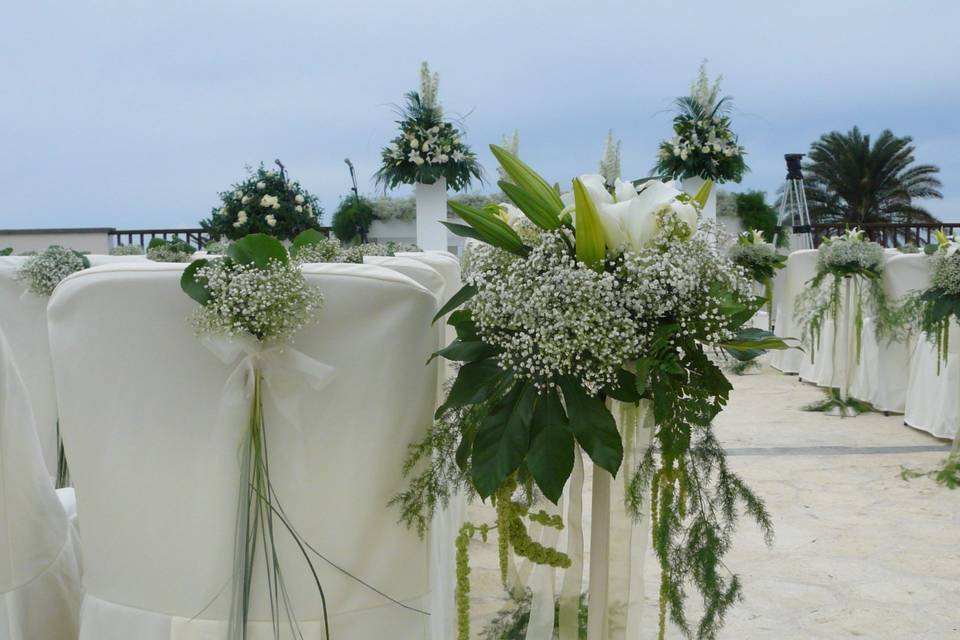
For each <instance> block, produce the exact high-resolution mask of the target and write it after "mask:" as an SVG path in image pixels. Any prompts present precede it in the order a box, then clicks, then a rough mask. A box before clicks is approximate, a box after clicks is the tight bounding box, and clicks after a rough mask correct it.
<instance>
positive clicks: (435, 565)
mask: <svg viewBox="0 0 960 640" xmlns="http://www.w3.org/2000/svg"><path fill="white" fill-rule="evenodd" d="M397 256H400V257H404V258H409V259H412V260H418V261H420V262H422V263H423V264H427V265H429V266H431V267H432V268H434V269H436V270H437V271H438V272H439V273H440V275H441V276H443V279H444V281H445V282H446V288H445V294H444V299H443V302H446V301H447V300H448V299H449V298H450V296H452V295H454V294H455V293H457V292H458V291H460V288H461V287H463V282H462V281H461V279H460V261H459V260H458V259H457V257H456V256H454V255H453V254H452V253H449V252H447V251H423V252H416V251H411V252H401V253H398V254H397ZM445 321H446V319H445V318H444V319H440V320H437V324H438V325H439V326H440V335H441V344H442V345H443V346H446V345H447V344H449V343H450V342H451V341H452V340H453V339H454V337H456V332H455V331H454V330H453V328H452V327H450V326H447V325H446V324H444V323H445ZM440 367H441V368H440V378H439V381H438V382H439V384H438V387H437V402H438V403H440V402H442V401H443V399H444V398H445V397H446V388H445V383H446V381H447V380H448V379H449V378H450V377H451V376H452V375H453V369H452V367H451V366H450V363H449V362H447V361H445V360H444V361H443V362H442V363H441V365H440ZM466 512H467V502H466V498H465V497H464V496H463V495H454V496H451V497H450V501H449V503H448V504H447V508H446V509H438V510H437V511H436V513H435V514H434V517H433V522H432V523H431V525H430V540H431V542H430V585H431V591H432V594H433V597H432V598H431V604H430V610H431V612H432V615H431V616H430V636H431V638H433V640H448V639H449V638H455V637H456V630H455V629H456V611H455V609H454V607H452V606H451V603H452V602H453V601H454V592H455V589H456V553H455V550H456V546H455V540H456V537H457V533H458V532H459V531H460V526H461V525H462V524H463V521H464V519H465V517H466Z"/></svg>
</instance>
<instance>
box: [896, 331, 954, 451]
mask: <svg viewBox="0 0 960 640" xmlns="http://www.w3.org/2000/svg"><path fill="white" fill-rule="evenodd" d="M949 340H950V342H949V344H948V345H947V347H948V350H949V352H950V353H949V357H948V358H947V361H946V362H945V363H944V362H940V363H939V369H938V363H937V361H938V359H939V358H940V357H941V356H940V355H938V354H937V348H936V345H935V344H934V343H933V342H932V341H930V340H928V339H927V338H926V336H923V335H921V336H919V337H918V339H917V344H916V346H915V347H914V350H913V354H912V356H911V359H910V373H909V378H908V382H907V399H906V413H905V414H904V416H903V421H904V422H905V423H906V424H907V425H909V426H911V427H913V428H914V429H920V430H922V431H926V432H927V433H929V434H931V435H934V436H936V437H938V438H948V439H952V438H954V437H956V435H957V433H958V429H960V326H957V323H956V322H951V323H950V338H949ZM938 370H939V373H938Z"/></svg>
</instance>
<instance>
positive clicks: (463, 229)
mask: <svg viewBox="0 0 960 640" xmlns="http://www.w3.org/2000/svg"><path fill="white" fill-rule="evenodd" d="M440 224H442V225H443V226H445V227H446V228H447V229H450V231H452V232H453V233H454V235H458V236H460V237H461V238H473V239H474V240H479V241H480V242H487V237H486V236H485V235H483V234H482V233H480V232H479V231H477V230H476V229H474V228H473V227H471V226H469V225H465V224H459V223H457V222H447V221H446V220H441V221H440ZM487 244H489V243H487Z"/></svg>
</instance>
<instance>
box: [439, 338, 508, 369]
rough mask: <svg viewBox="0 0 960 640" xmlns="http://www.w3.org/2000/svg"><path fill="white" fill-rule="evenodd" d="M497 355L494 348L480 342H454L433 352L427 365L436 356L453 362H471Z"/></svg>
mask: <svg viewBox="0 0 960 640" xmlns="http://www.w3.org/2000/svg"><path fill="white" fill-rule="evenodd" d="M496 353H497V349H496V348H495V347H492V346H490V345H489V344H487V343H486V342H484V341H482V340H460V339H459V338H458V339H457V340H454V341H453V342H451V343H450V344H448V345H447V346H446V347H444V348H443V349H440V350H439V351H435V352H434V353H433V355H431V356H430V360H427V364H429V363H430V362H431V361H432V360H433V359H434V358H436V357H437V356H443V357H444V358H446V359H447V360H452V361H453V362H473V361H474V360H480V359H482V358H488V357H490V356H492V355H495V354H496Z"/></svg>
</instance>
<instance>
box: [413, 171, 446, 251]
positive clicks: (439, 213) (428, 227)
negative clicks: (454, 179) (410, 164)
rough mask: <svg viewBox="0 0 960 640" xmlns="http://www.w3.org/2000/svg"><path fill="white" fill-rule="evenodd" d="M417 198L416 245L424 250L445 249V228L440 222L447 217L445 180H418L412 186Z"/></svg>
mask: <svg viewBox="0 0 960 640" xmlns="http://www.w3.org/2000/svg"><path fill="white" fill-rule="evenodd" d="M414 194H415V196H416V200H417V246H418V247H420V248H421V249H423V250H424V251H447V248H448V242H447V228H446V227H445V226H443V225H442V224H440V221H441V220H446V219H447V180H446V178H440V179H439V180H437V181H436V182H434V183H433V184H423V183H420V182H418V183H417V184H416V186H415V187H414Z"/></svg>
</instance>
